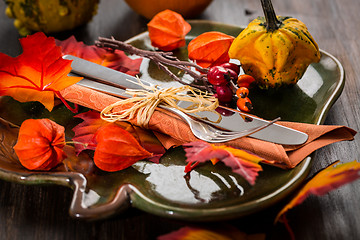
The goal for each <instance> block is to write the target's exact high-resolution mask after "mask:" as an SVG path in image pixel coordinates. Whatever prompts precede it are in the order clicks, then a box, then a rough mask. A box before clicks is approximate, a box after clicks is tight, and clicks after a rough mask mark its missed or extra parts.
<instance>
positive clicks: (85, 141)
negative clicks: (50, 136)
mask: <svg viewBox="0 0 360 240" xmlns="http://www.w3.org/2000/svg"><path fill="white" fill-rule="evenodd" d="M75 117H77V118H81V119H83V120H84V121H83V122H81V123H80V124H78V125H76V126H75V127H74V128H73V131H74V133H75V136H74V137H73V139H72V140H73V141H74V142H75V147H76V150H77V152H78V153H80V152H81V151H83V150H85V149H90V150H95V148H96V144H97V143H96V140H95V137H94V135H95V133H96V131H97V130H98V129H99V128H100V127H102V126H104V125H106V124H108V122H106V121H104V120H102V119H101V118H100V113H99V112H96V111H88V112H84V113H80V114H78V115H76V116H75ZM116 124H117V125H119V126H120V127H122V128H123V129H124V130H126V131H128V132H129V133H130V134H131V135H133V137H134V138H135V139H136V140H137V141H138V142H139V143H140V145H141V146H142V147H143V148H145V149H146V150H147V151H149V152H151V153H153V154H164V153H165V148H164V147H163V146H162V145H161V143H160V142H159V140H158V139H157V138H156V137H155V136H154V134H153V133H152V132H149V131H147V130H144V129H142V128H139V127H136V126H133V125H131V124H130V123H127V122H116ZM77 143H79V144H77Z"/></svg>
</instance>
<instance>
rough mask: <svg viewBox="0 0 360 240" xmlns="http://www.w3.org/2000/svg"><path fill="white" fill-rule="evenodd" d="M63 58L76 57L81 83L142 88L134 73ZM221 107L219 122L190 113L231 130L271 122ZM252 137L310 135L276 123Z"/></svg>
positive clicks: (114, 90) (299, 139)
mask: <svg viewBox="0 0 360 240" xmlns="http://www.w3.org/2000/svg"><path fill="white" fill-rule="evenodd" d="M63 58H64V59H68V60H73V61H72V64H71V67H72V73H73V74H76V75H79V76H82V77H85V79H83V80H81V81H80V82H78V84H79V85H82V86H85V87H88V88H92V89H95V90H98V91H102V92H105V93H109V94H113V95H117V96H119V95H120V96H123V97H131V96H129V95H126V94H125V91H119V88H121V89H142V87H141V86H140V85H138V84H136V83H138V79H137V78H136V77H133V76H131V75H128V74H125V73H122V72H119V71H116V70H113V69H111V68H107V67H104V66H101V65H99V64H96V63H93V62H90V61H87V60H84V59H82V58H78V57H75V56H72V55H65V56H63ZM141 82H143V83H144V84H146V85H149V86H150V85H152V84H151V82H149V81H146V80H144V79H141ZM105 84H106V85H105ZM190 104H191V103H189V102H185V101H180V102H179V103H178V106H179V107H182V108H186V107H188V106H189V105H190ZM218 110H220V111H226V112H227V113H228V114H226V115H223V116H222V119H221V121H220V122H219V123H214V121H216V120H217V118H218V115H216V114H215V113H212V112H209V111H203V112H198V113H197V116H196V115H194V114H189V115H192V116H194V117H196V118H199V117H201V118H205V119H206V118H207V119H209V120H204V119H202V120H203V121H205V122H208V123H210V124H212V125H215V126H217V127H219V128H222V129H227V130H231V131H243V130H246V129H249V128H253V127H258V126H262V125H264V124H265V123H267V122H268V121H266V120H264V119H261V118H258V117H256V116H253V115H250V114H245V113H243V112H240V111H238V110H235V109H231V108H225V107H219V109H218ZM249 120H250V121H249ZM250 137H253V138H257V139H260V140H264V141H268V142H273V143H278V144H285V145H298V144H303V143H305V142H306V141H307V139H308V135H307V134H306V133H303V132H300V131H298V130H295V129H291V128H288V127H284V126H281V125H279V124H276V123H274V124H272V125H270V126H268V127H267V128H265V129H263V130H261V131H258V132H256V133H253V134H251V135H250Z"/></svg>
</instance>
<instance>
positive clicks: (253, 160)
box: [183, 141, 265, 185]
mask: <svg viewBox="0 0 360 240" xmlns="http://www.w3.org/2000/svg"><path fill="white" fill-rule="evenodd" d="M183 147H184V150H185V153H186V158H187V159H186V161H187V162H188V163H189V164H188V165H187V166H186V168H185V172H189V171H191V170H192V169H193V168H194V167H195V166H196V165H197V164H198V163H202V162H205V161H212V162H213V164H216V163H217V162H219V161H222V162H223V163H224V164H225V165H226V166H228V167H230V168H231V169H232V171H233V172H234V173H237V174H239V175H241V176H243V177H244V178H245V180H246V181H248V182H249V183H250V184H251V185H254V184H255V180H256V178H257V176H258V172H259V171H262V167H261V166H260V165H259V164H258V163H259V162H261V161H265V160H264V159H262V158H260V157H258V156H256V155H255V154H253V153H250V152H248V151H245V150H241V149H236V148H232V147H227V146H215V145H212V144H210V143H207V142H203V141H195V142H190V143H186V144H183Z"/></svg>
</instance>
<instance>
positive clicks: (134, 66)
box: [56, 36, 142, 76]
mask: <svg viewBox="0 0 360 240" xmlns="http://www.w3.org/2000/svg"><path fill="white" fill-rule="evenodd" d="M56 44H57V45H58V46H60V47H61V50H62V53H63V54H64V55H66V54H69V55H73V56H76V57H80V58H83V59H86V60H88V61H91V62H94V63H97V64H100V65H102V66H105V67H108V68H112V69H114V70H117V71H120V72H123V73H126V74H129V75H132V76H135V75H137V74H139V73H140V65H141V62H142V58H136V59H131V58H129V57H128V56H127V55H126V54H125V53H124V52H123V51H120V50H114V51H107V50H105V49H103V48H98V47H96V46H95V45H90V46H88V45H86V44H84V43H83V42H78V41H76V39H75V37H74V36H71V37H69V38H68V39H66V40H64V41H60V40H56Z"/></svg>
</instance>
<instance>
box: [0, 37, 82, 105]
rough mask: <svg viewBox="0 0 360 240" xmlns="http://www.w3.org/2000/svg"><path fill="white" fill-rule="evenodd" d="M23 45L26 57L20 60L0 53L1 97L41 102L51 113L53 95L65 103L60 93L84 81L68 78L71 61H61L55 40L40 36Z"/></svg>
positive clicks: (28, 38) (23, 56)
mask: <svg viewBox="0 0 360 240" xmlns="http://www.w3.org/2000/svg"><path fill="white" fill-rule="evenodd" d="M20 43H21V45H22V48H23V53H22V54H21V55H19V56H18V57H15V58H12V57H10V56H7V55H5V54H3V53H0V79H1V80H0V95H7V96H11V97H13V98H14V99H16V100H18V101H20V102H28V101H39V102H41V103H42V104H43V105H44V106H45V107H46V108H47V109H48V110H49V111H51V110H52V109H53V107H54V95H57V96H58V97H60V99H62V97H61V95H60V93H59V91H60V90H62V89H64V88H66V87H68V86H70V85H72V84H75V83H76V82H78V81H80V80H81V78H79V77H68V76H67V74H68V73H69V72H70V70H71V61H69V60H65V59H63V58H62V54H61V50H60V48H59V47H57V46H56V45H55V40H54V38H52V37H46V36H45V34H44V33H41V32H38V33H35V34H33V35H30V36H27V37H26V38H22V39H20ZM63 102H64V103H65V104H66V102H65V100H64V101H63ZM67 106H68V105H67ZM68 107H69V106H68ZM69 108H70V107H69Z"/></svg>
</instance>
